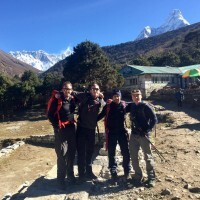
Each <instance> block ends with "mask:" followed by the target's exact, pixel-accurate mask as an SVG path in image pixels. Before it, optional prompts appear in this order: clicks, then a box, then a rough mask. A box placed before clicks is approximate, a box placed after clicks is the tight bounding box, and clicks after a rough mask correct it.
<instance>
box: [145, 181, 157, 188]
mask: <svg viewBox="0 0 200 200" xmlns="http://www.w3.org/2000/svg"><path fill="white" fill-rule="evenodd" d="M144 184H145V186H146V187H148V188H150V187H154V186H155V185H156V181H155V180H154V179H150V180H147V181H146V182H145V183H144Z"/></svg>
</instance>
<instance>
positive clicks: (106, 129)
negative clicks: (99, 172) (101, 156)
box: [104, 99, 113, 151]
mask: <svg viewBox="0 0 200 200" xmlns="http://www.w3.org/2000/svg"><path fill="white" fill-rule="evenodd" d="M112 101H113V100H112V99H108V100H107V102H106V115H105V118H104V126H105V133H106V151H107V150H108V133H109V130H108V127H107V123H108V114H109V112H110V104H111V103H112Z"/></svg>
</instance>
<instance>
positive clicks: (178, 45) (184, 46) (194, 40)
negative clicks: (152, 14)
mask: <svg viewBox="0 0 200 200" xmlns="http://www.w3.org/2000/svg"><path fill="white" fill-rule="evenodd" d="M199 47H200V23H196V24H193V25H189V26H187V27H184V28H180V29H178V30H175V31H170V32H167V33H164V34H161V35H158V36H154V37H150V38H146V39H143V40H137V41H133V42H126V43H122V44H118V45H113V46H105V47H102V49H103V50H104V51H105V53H106V54H107V55H108V57H109V58H110V60H111V62H114V63H116V64H118V65H119V66H121V67H122V66H123V65H124V64H126V63H128V64H133V63H132V61H133V60H134V59H136V58H137V57H139V56H145V57H147V58H148V57H151V56H155V57H156V56H160V58H161V59H162V57H163V55H165V54H166V53H168V52H174V53H177V52H178V53H177V55H178V57H179V59H180V60H181V62H179V63H175V64H174V66H184V65H192V64H197V63H200V51H199ZM181 51H184V56H185V57H181V55H183V53H182V52H181ZM194 52H195V53H194ZM190 56H191V59H190ZM169 57H170V56H169ZM169 57H167V58H166V60H169ZM66 62H67V58H66V59H64V60H61V61H60V62H58V63H56V64H55V65H54V66H53V67H51V68H50V69H49V70H47V71H46V72H44V73H43V74H42V76H44V75H45V74H46V73H55V74H59V75H60V76H63V74H62V71H63V68H64V65H65V63H66ZM138 65H140V64H138ZM143 65H145V64H143ZM153 65H155V66H165V65H170V66H173V65H171V63H166V62H164V61H160V63H159V62H158V63H156V64H155V63H153Z"/></svg>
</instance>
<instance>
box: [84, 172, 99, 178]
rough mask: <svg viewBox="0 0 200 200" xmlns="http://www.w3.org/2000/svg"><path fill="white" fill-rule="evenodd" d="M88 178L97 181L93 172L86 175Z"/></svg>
mask: <svg viewBox="0 0 200 200" xmlns="http://www.w3.org/2000/svg"><path fill="white" fill-rule="evenodd" d="M86 178H88V179H90V180H92V179H97V176H96V175H95V174H94V173H93V172H90V173H86Z"/></svg>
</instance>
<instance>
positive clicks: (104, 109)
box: [97, 105, 107, 121]
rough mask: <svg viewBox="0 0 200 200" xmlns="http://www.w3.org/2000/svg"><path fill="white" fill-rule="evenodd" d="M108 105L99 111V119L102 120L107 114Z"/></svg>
mask: <svg viewBox="0 0 200 200" xmlns="http://www.w3.org/2000/svg"><path fill="white" fill-rule="evenodd" d="M106 110H107V105H105V106H104V107H103V109H102V111H101V112H100V113H99V115H98V117H97V121H99V120H101V119H102V118H103V117H105V115H106Z"/></svg>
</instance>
